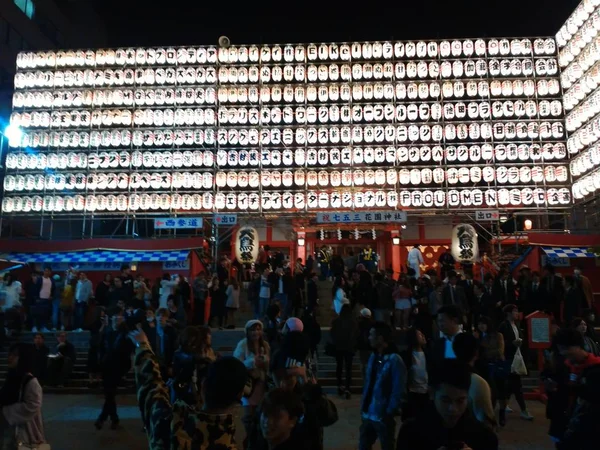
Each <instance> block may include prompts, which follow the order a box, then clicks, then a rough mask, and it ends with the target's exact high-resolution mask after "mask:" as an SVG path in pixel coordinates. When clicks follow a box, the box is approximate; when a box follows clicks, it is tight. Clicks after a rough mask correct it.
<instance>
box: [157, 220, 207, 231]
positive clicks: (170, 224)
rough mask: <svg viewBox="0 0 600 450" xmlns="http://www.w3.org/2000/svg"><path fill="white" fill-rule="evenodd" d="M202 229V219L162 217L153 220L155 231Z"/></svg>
mask: <svg viewBox="0 0 600 450" xmlns="http://www.w3.org/2000/svg"><path fill="white" fill-rule="evenodd" d="M194 228H202V217H162V218H159V219H154V229H155V230H185V229H187V230H190V229H194Z"/></svg>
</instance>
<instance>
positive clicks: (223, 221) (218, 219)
mask: <svg viewBox="0 0 600 450" xmlns="http://www.w3.org/2000/svg"><path fill="white" fill-rule="evenodd" d="M213 222H214V223H215V224H216V225H236V224H237V214H215V215H214V216H213Z"/></svg>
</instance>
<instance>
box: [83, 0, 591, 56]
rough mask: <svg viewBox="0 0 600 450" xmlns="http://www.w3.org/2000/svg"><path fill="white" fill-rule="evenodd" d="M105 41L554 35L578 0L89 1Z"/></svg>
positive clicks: (245, 41)
mask: <svg viewBox="0 0 600 450" xmlns="http://www.w3.org/2000/svg"><path fill="white" fill-rule="evenodd" d="M94 1H95V9H96V10H97V11H98V13H99V14H100V15H101V16H102V19H103V20H104V22H105V24H106V31H107V38H108V44H109V45H110V46H114V47H116V46H151V45H200V44H202V45H207V44H217V39H218V38H219V36H221V35H226V36H228V37H229V38H230V39H231V42H232V44H234V45H235V44H249V43H257V44H260V43H281V44H283V43H294V42H330V41H338V42H339V41H355V40H356V41H360V40H369V41H374V40H384V39H426V38H430V39H435V38H455V37H456V38H458V37H465V38H467V37H471V38H477V37H486V36H490V37H491V36H502V37H513V36H514V37H528V36H553V35H554V34H556V32H557V31H558V30H559V28H560V27H561V26H562V24H563V23H564V22H565V20H566V19H567V17H568V16H569V15H570V14H571V12H572V11H573V10H574V9H575V7H576V6H577V4H578V3H579V0H477V1H471V0H446V1H438V0H420V1H401V0H398V1H387V2H381V1H367V0H363V1H354V2H353V1H346V2H339V1H327V0H322V1H321V2H302V1H296V2H292V1H280V2H274V1H254V2H251V1H249V2H235V1H225V0H217V1H215V0H212V1H211V0H209V1H206V0H204V1H202V0H196V1H190V0H188V1H181V0H180V1H178V0H166V1H165V0H162V1H157V0H150V1H138V0H94Z"/></svg>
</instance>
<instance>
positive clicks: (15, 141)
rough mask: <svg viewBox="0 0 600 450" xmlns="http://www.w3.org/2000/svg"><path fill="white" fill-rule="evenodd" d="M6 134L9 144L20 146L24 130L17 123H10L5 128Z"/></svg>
mask: <svg viewBox="0 0 600 450" xmlns="http://www.w3.org/2000/svg"><path fill="white" fill-rule="evenodd" d="M4 136H6V138H7V139H8V145H10V146H11V147H19V146H20V145H21V141H22V139H23V130H21V128H19V127H18V126H17V125H13V124H10V125H8V126H7V127H6V128H5V129H4Z"/></svg>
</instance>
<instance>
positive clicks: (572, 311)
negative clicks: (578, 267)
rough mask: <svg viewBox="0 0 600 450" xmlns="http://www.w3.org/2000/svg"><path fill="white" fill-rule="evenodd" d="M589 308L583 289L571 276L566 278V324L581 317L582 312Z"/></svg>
mask: <svg viewBox="0 0 600 450" xmlns="http://www.w3.org/2000/svg"><path fill="white" fill-rule="evenodd" d="M586 307H587V301H586V299H585V295H584V293H583V289H581V287H579V283H576V282H575V278H574V277H573V276H571V275H567V276H566V277H565V306H564V309H563V316H564V323H565V324H570V323H571V321H572V320H573V319H574V318H575V317H580V316H581V311H582V310H583V309H584V308H586Z"/></svg>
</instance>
